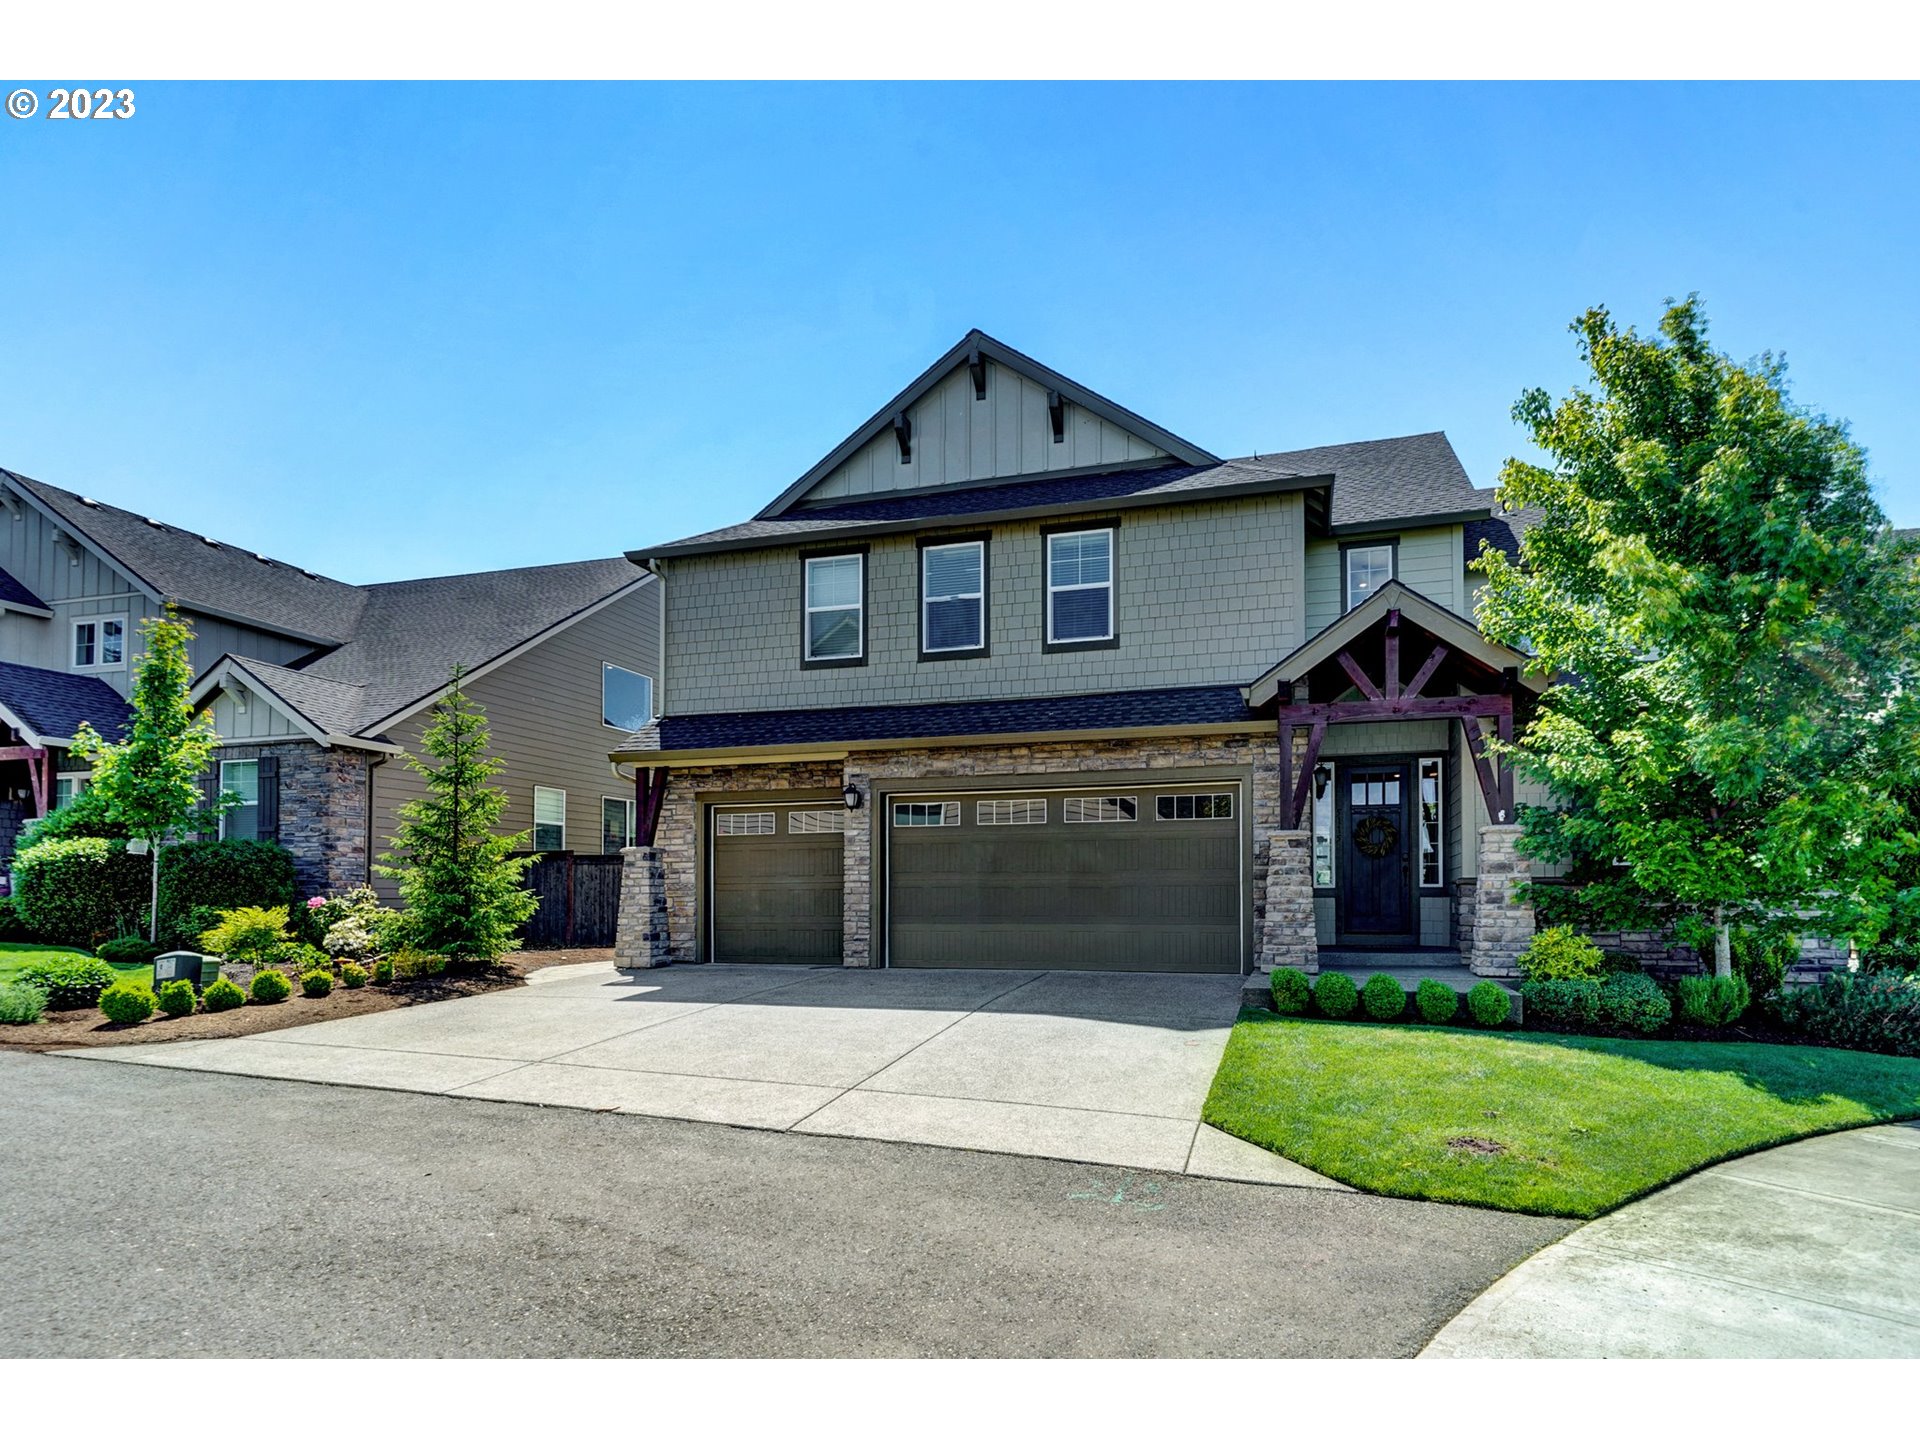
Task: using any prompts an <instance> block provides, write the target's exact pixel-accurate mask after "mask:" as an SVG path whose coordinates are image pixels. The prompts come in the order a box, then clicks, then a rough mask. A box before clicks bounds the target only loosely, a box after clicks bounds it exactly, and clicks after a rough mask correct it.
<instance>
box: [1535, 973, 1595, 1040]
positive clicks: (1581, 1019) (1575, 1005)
mask: <svg viewBox="0 0 1920 1440" xmlns="http://www.w3.org/2000/svg"><path fill="white" fill-rule="evenodd" d="M1520 998H1521V999H1522V1000H1523V1001H1525V1002H1526V1015H1527V1023H1528V1024H1529V1025H1532V1024H1543V1025H1562V1026H1566V1027H1567V1028H1569V1029H1584V1028H1585V1027H1587V1026H1590V1025H1592V1024H1594V1023H1596V1022H1597V1021H1598V1020H1599V1019H1600V982H1599V981H1598V980H1529V981H1527V983H1526V984H1524V985H1522V986H1521V987H1520Z"/></svg>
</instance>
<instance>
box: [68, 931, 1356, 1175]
mask: <svg viewBox="0 0 1920 1440" xmlns="http://www.w3.org/2000/svg"><path fill="white" fill-rule="evenodd" d="M1240 984H1241V982H1240V979H1239V978H1238V977H1237V976H1228V975H1219V976H1216V975H1107V974H1102V975H1093V974H1080V973H1067V972H1048V973H1035V972H1026V971H980V970H877V971H870V970H843V969H813V968H807V969H786V968H772V967H766V966H744V965H743V966H715V965H708V966H696V967H688V968H684V969H673V968H669V969H664V970H657V971H648V972H644V973H640V974H623V973H621V972H619V971H616V970H614V969H613V968H612V967H611V966H608V965H579V966H566V967H559V968H555V969H550V970H541V971H535V972H534V974H533V976H532V983H529V984H528V985H527V986H525V987H524V988H521V989H517V990H508V991H502V992H499V993H496V994H492V995H484V996H476V997H474V998H471V999H466V1000H450V1001H444V1002H440V1003H437V1004H432V1005H421V1006H416V1007H413V1008H410V1009H405V1010H389V1011H385V1012H382V1013H381V1014H378V1015H365V1016H356V1017H354V1018H352V1019H347V1020H333V1021H328V1022H326V1023H323V1024H318V1025H307V1026H301V1027H298V1028H296V1029H292V1030H281V1031H276V1032H274V1033H272V1034H270V1035H261V1036H249V1037H245V1038H242V1039H233V1040H194V1041H182V1042H180V1043H178V1044H172V1045H137V1046H127V1047H124V1048H117V1049H116V1048H109V1049H92V1050H87V1051H84V1052H67V1053H70V1054H75V1055H79V1056H81V1057H82V1058H85V1059H89V1060H104V1061H112V1062H116V1063H120V1064H130V1065H160V1066H169V1067H173V1068H177V1069H185V1070H210V1071H218V1072H222V1073H226V1074H235V1075H258V1076H266V1077H270V1078H276V1079H287V1080H308V1081H318V1082H323V1083H331V1084H338V1085H357V1086H370V1087H375V1088H379V1089H391V1090H415V1091H421V1092H424V1093H429V1094H440V1095H454V1096H463V1097H471V1098H476V1099H484V1100H504V1101H517V1102H522V1103H527V1104H535V1105H562V1106H569V1107H572V1108H575V1109H582V1110H617V1111H624V1112H627V1113H631V1114H638V1115H657V1116H665V1117H670V1118H676V1119H684V1120H706V1121H714V1122H718V1123H721V1124H727V1125H744V1126H751V1127H754V1128H757V1129H768V1130H792V1131H798V1132H804V1133H809V1134H816V1135H844V1136H856V1137H860V1138H864V1139H872V1140H899V1141H911V1142H915V1143H919V1144H924V1145H942V1146H950V1147H955V1148H959V1149H968V1150H987V1151H999V1152H1003V1153H1007V1154H1014V1155H1038V1156H1045V1157H1048V1158H1052V1159H1060V1160H1081V1161H1091V1162H1095V1163H1100V1164H1109V1165H1121V1166H1128V1167H1132V1168H1136V1169H1151V1170H1163V1171H1176V1172H1186V1173H1190V1174H1196V1175H1208V1176H1213V1177H1216V1178H1222V1179H1235V1180H1247V1181H1258V1182H1265V1183H1269V1184H1295V1185H1312V1186H1321V1187H1328V1188H1341V1187H1339V1186H1337V1185H1336V1184H1335V1182H1333V1181H1331V1180H1328V1179H1326V1178H1325V1177H1324V1176H1321V1175H1317V1174H1315V1173H1314V1172H1313V1171H1310V1170H1306V1169H1303V1168H1302V1167H1300V1166H1298V1165H1295V1164H1293V1163H1292V1162H1290V1161H1287V1160H1283V1159H1281V1158H1280V1157H1279V1156H1277V1155H1273V1154H1271V1153H1269V1152H1267V1151H1265V1150H1261V1149H1258V1148H1256V1147H1254V1146H1251V1145H1248V1144H1246V1143H1245V1142H1243V1141H1240V1140H1237V1139H1234V1138H1233V1137H1231V1136H1228V1135H1225V1134H1222V1133H1221V1132H1219V1131H1217V1130H1213V1129H1211V1128H1210V1127H1207V1126H1203V1125H1202V1124H1201V1123H1200V1107H1201V1104H1202V1102H1203V1101H1204V1100H1205V1098H1206V1094H1207V1088H1208V1086H1209V1084H1210V1083H1211V1082H1212V1079H1213V1072H1214V1070H1215V1068H1216V1067H1217V1066H1218V1064H1219V1062H1220V1054H1221V1051H1222V1049H1223V1048H1224V1047H1225V1045H1226V1041H1227V1035H1228V1033H1229V1031H1230V1030H1231V1029H1232V1026H1233V1020H1234V1016H1235V1014H1236V1013H1237V1011H1238V1007H1239V1003H1240Z"/></svg>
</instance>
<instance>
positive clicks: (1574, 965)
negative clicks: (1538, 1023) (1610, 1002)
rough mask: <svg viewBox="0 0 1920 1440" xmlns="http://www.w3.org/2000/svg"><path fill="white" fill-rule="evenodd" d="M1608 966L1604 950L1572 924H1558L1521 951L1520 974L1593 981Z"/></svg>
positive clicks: (1533, 978) (1539, 977)
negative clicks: (1577, 931)
mask: <svg viewBox="0 0 1920 1440" xmlns="http://www.w3.org/2000/svg"><path fill="white" fill-rule="evenodd" d="M1606 963H1607V961H1606V957H1605V956H1604V955H1602V954H1601V953H1600V947H1599V946H1598V945H1596V944H1594V943H1593V942H1592V941H1591V940H1589V939H1587V937H1586V936H1584V935H1580V934H1576V933H1575V932H1574V928H1573V927H1572V926H1571V925H1555V926H1553V927H1552V928H1551V929H1548V930H1542V931H1540V932H1539V933H1538V934H1536V935H1535V936H1534V937H1533V940H1532V942H1531V943H1530V944H1529V945H1528V946H1527V948H1526V949H1525V950H1523V951H1522V952H1521V954H1520V973H1521V974H1522V975H1524V976H1525V977H1526V978H1527V979H1529V980H1593V979H1597V978H1599V976H1600V974H1601V972H1602V971H1603V970H1605V968H1606ZM1527 1004H1529V1005H1531V1004H1533V1002H1532V1001H1531V1000H1529V1001H1527Z"/></svg>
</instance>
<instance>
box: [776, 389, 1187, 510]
mask: <svg viewBox="0 0 1920 1440" xmlns="http://www.w3.org/2000/svg"><path fill="white" fill-rule="evenodd" d="M907 418H908V420H909V421H910V422H911V424H912V427H913V433H912V443H911V444H910V446H909V449H910V451H911V458H910V459H909V460H908V461H907V463H905V464H902V463H901V460H900V446H899V443H898V442H897V441H896V440H895V439H894V434H893V428H892V426H890V425H889V426H888V427H887V428H886V429H884V430H883V431H881V433H880V434H878V435H876V436H874V437H873V439H871V440H869V441H868V442H867V443H866V444H865V445H863V446H861V447H860V449H858V450H856V451H855V452H854V453H853V454H852V455H850V456H848V457H847V459H846V460H844V461H843V462H841V464H840V465H839V466H838V467H837V468H835V469H834V470H832V471H830V472H829V473H828V474H827V475H826V476H824V477H823V478H822V479H821V480H820V481H819V482H818V483H817V484H815V485H814V486H813V488H812V489H811V490H809V491H808V492H807V494H806V495H805V496H804V497H803V503H814V504H817V503H821V502H827V501H834V500H847V499H852V498H857V497H860V496H865V495H876V494H880V493H882V492H885V491H891V490H920V489H925V488H926V487H928V486H930V485H957V484H964V483H967V482H969V481H981V480H997V479H1003V478H1011V477H1013V476H1031V475H1043V474H1046V473H1048V472H1050V471H1055V470H1084V469H1087V468H1089V467H1097V466H1102V465H1130V464H1136V463H1139V462H1141V461H1146V460H1154V459H1158V458H1161V457H1164V456H1165V455H1166V453H1167V452H1166V451H1164V450H1162V449H1161V448H1160V447H1159V446H1157V445H1153V444H1150V443H1149V442H1147V441H1145V440H1143V439H1141V438H1140V437H1139V436H1137V435H1134V434H1132V433H1131V432H1129V431H1127V430H1123V429H1122V428H1121V427H1119V426H1118V425H1115V424H1113V423H1111V422H1110V421H1107V420H1103V419H1102V418H1101V417H1100V416H1098V415H1095V414H1094V413H1093V412H1092V411H1090V410H1084V409H1082V408H1081V407H1080V406H1078V405H1075V404H1074V403H1073V402H1072V401H1071V400H1069V401H1067V402H1066V415H1065V419H1064V425H1063V433H1062V435H1061V438H1060V441H1059V443H1057V444H1056V443H1055V442H1054V438H1053V421H1052V417H1051V416H1050V415H1049V414H1048V410H1047V392H1046V389H1045V387H1044V386H1040V385H1036V384H1034V383H1033V381H1031V380H1029V379H1027V377H1026V376H1024V375H1022V374H1020V373H1019V372H1018V371H1015V370H1008V369H1006V368H1004V367H1003V366H1000V365H998V364H995V363H994V362H993V361H991V360H989V361H988V362H987V393H986V396H985V398H984V399H979V400H976V399H975V398H974V394H973V377H972V375H971V374H970V373H969V372H968V370H967V367H966V366H965V365H962V366H960V367H959V368H958V369H956V370H955V371H954V372H953V373H952V374H950V375H948V376H947V378H946V379H944V380H942V381H941V382H940V383H939V384H937V385H935V386H934V387H933V389H931V390H929V391H928V392H927V393H926V394H925V395H923V396H921V397H920V399H919V400H918V401H916V402H915V403H914V404H913V405H911V406H909V407H908V409H907Z"/></svg>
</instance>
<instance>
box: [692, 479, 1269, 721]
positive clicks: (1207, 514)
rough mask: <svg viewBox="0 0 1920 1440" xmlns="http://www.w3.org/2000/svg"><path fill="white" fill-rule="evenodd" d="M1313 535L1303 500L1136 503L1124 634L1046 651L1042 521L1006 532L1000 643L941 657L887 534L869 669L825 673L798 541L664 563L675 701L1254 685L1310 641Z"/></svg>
mask: <svg viewBox="0 0 1920 1440" xmlns="http://www.w3.org/2000/svg"><path fill="white" fill-rule="evenodd" d="M1049 523H1050V524H1052V523H1059V524H1065V523H1066V522H1064V521H1062V522H1049ZM1076 523H1077V522H1076ZM1085 523H1086V525H1087V526H1088V528H1093V527H1096V526H1098V525H1100V524H1102V523H1103V521H1102V519H1101V517H1099V516H1097V515H1095V516H1089V517H1088V519H1087V520H1086V522H1085ZM953 533H956V534H971V533H978V532H977V531H970V530H968V529H967V528H965V527H955V530H954V532H953ZM929 534H931V532H929ZM1303 535H1304V532H1303V506H1302V503H1301V500H1300V497H1299V496H1298V495H1264V496H1253V497H1248V498H1246V499H1238V500H1229V501H1217V502H1213V503H1203V504H1193V505H1180V506H1168V507H1166V508H1162V509H1152V510H1129V511H1126V512H1124V513H1123V514H1122V515H1121V516H1120V517H1119V519H1118V522H1117V529H1116V533H1115V555H1116V565H1115V575H1116V589H1115V612H1116V616H1117V627H1116V628H1117V631H1118V635H1119V644H1118V645H1117V646H1113V647H1110V648H1104V649H1082V650H1056V651H1054V652H1052V653H1048V652H1047V651H1046V650H1045V649H1044V646H1043V638H1044V601H1045V597H1044V593H1043V587H1044V555H1045V541H1044V539H1043V537H1042V527H1041V525H1040V524H1039V523H1038V522H1032V521H1029V522H1024V523H1014V524H1001V525H998V526H995V527H993V531H992V538H991V541H990V543H989V546H988V575H989V579H988V613H987V631H988V639H989V645H990V652H991V653H990V654H988V655H985V656H979V657H970V658H965V659H940V660H927V661H922V660H921V659H920V658H919V653H920V652H919V645H920V630H919V625H920V617H919V573H918V566H919V551H918V548H917V546H916V544H915V539H916V537H914V536H912V535H898V536H884V537H881V538H879V539H876V540H873V541H872V542H870V545H869V550H868V555H867V617H866V619H867V634H866V645H867V663H866V664H864V665H858V666H846V667H839V668H826V669H806V668H803V667H802V665H801V613H802V612H801V551H800V550H799V549H797V548H793V547H786V548H782V549H778V550H742V551H732V552H728V553H724V554H719V555H702V556H688V557H683V558H679V559H672V560H668V561H666V562H663V566H662V568H663V570H664V572H665V579H666V604H667V607H668V629H669V632H670V633H671V635H672V637H673V642H672V644H671V645H670V646H669V647H668V655H667V664H668V666H669V672H668V683H667V687H666V699H665V704H666V706H667V709H668V711H669V712H670V713H672V714H676V715H692V714H702V713H710V712H715V711H720V712H730V711H746V710H773V709H786V708H796V709H807V708H817V707H827V706H835V705H856V704H857V705H900V704H909V703H915V702H929V701H943V700H998V699H1009V698H1017V697H1022V696H1046V695H1069V694H1082V693H1087V692H1091V691H1101V690H1134V689H1141V690H1145V689H1156V688H1163V687H1173V686H1181V685H1229V684H1232V685H1244V684H1246V683H1247V682H1248V680H1250V679H1251V678H1252V677H1254V676H1256V675H1258V674H1259V673H1260V672H1261V671H1263V670H1265V669H1266V668H1267V667H1268V666H1270V665H1271V664H1273V662H1274V660H1275V659H1276V658H1277V657H1278V656H1281V655H1285V654H1286V653H1287V652H1288V651H1290V650H1292V649H1294V648H1295V647H1296V646H1298V645H1299V644H1300V643H1301V642H1302V641H1303V640H1304V639H1305V637H1306V632H1305V630H1304V628H1303V623H1302V617H1301V604H1300V554H1301V546H1302V543H1303Z"/></svg>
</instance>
